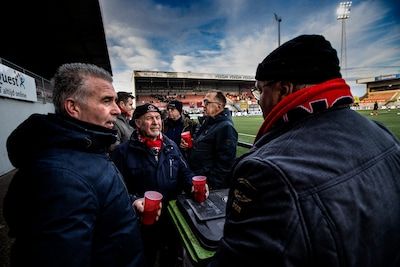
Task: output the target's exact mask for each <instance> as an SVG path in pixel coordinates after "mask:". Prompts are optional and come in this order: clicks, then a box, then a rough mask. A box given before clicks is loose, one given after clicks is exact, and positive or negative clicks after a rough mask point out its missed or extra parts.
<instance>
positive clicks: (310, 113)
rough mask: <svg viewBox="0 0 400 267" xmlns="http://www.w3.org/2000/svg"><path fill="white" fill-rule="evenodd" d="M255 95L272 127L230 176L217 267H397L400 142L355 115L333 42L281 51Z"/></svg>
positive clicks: (317, 38) (304, 40) (300, 43)
mask: <svg viewBox="0 0 400 267" xmlns="http://www.w3.org/2000/svg"><path fill="white" fill-rule="evenodd" d="M253 93H254V96H255V97H256V98H257V99H259V104H260V105H261V108H262V111H263V116H264V118H265V120H264V122H263V124H262V125H261V127H260V130H259V132H258V134H257V137H256V140H255V143H254V146H253V148H252V149H251V151H250V152H249V153H248V154H246V155H245V156H244V157H243V158H241V159H240V160H239V161H238V162H236V164H235V167H234V169H233V171H232V172H231V173H232V185H231V188H230V192H229V199H228V203H227V212H226V214H227V216H226V221H225V225H224V235H223V237H222V239H221V241H220V247H219V249H218V251H217V253H216V255H215V259H214V261H213V262H212V263H211V264H210V266H212V267H216V266H248V267H250V266H260V263H262V264H261V265H263V266H264V265H265V266H324V267H331V266H364V267H372V266H386V267H387V266H391V267H394V266H400V257H399V248H400V223H399V222H400V179H399V177H400V176H399V174H400V143H399V140H398V139H396V137H395V136H394V135H393V134H392V133H390V131H389V130H387V129H386V128H385V127H384V126H382V125H381V124H379V123H376V122H373V121H371V120H369V119H368V118H366V117H364V116H362V115H361V114H359V113H357V112H356V111H353V110H352V109H351V108H350V106H351V104H352V103H353V97H352V95H351V92H350V87H349V86H348V85H347V84H346V82H345V80H344V79H342V78H341V74H340V67H339V60H338V58H337V54H336V50H335V49H333V48H332V46H331V44H330V42H328V41H327V40H326V39H325V38H324V37H323V36H321V35H302V36H299V37H296V38H294V39H292V40H290V41H288V42H286V43H285V44H283V45H281V46H280V47H279V48H277V49H276V50H274V51H273V52H272V53H270V54H269V55H268V56H267V57H266V58H265V59H264V60H263V61H262V62H261V63H260V64H259V65H258V68H257V72H256V90H253Z"/></svg>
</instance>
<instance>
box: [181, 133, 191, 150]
mask: <svg viewBox="0 0 400 267" xmlns="http://www.w3.org/2000/svg"><path fill="white" fill-rule="evenodd" d="M181 137H182V138H183V140H185V142H186V143H188V148H191V147H192V146H193V143H192V135H191V134H190V132H189V131H187V132H183V133H182V134H181Z"/></svg>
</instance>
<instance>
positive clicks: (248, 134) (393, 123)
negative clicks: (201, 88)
mask: <svg viewBox="0 0 400 267" xmlns="http://www.w3.org/2000/svg"><path fill="white" fill-rule="evenodd" d="M358 112H359V113H360V114H362V115H364V116H366V117H368V118H370V119H373V120H376V121H380V122H382V123H383V124H384V125H385V126H386V127H387V128H389V129H390V130H391V131H392V132H393V133H394V134H395V135H396V136H397V138H399V139H400V110H380V111H379V115H378V116H371V115H370V112H371V111H366V110H362V111H358ZM233 122H234V124H235V128H236V130H237V132H238V133H239V141H242V142H246V143H251V144H252V143H253V142H254V138H255V136H256V134H257V132H258V129H259V128H260V126H261V124H262V122H263V118H262V116H251V117H250V116H249V117H233ZM246 151H247V149H246V148H243V147H238V149H237V155H238V156H239V155H242V154H243V153H244V152H246Z"/></svg>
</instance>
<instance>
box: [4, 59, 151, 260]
mask: <svg viewBox="0 0 400 267" xmlns="http://www.w3.org/2000/svg"><path fill="white" fill-rule="evenodd" d="M52 84H53V87H54V92H53V96H54V97H53V102H54V106H55V111H56V114H48V115H40V114H33V115H31V116H30V117H29V118H28V119H27V120H26V121H24V122H23V123H22V124H21V125H19V126H18V127H17V129H15V130H14V131H13V132H12V133H11V135H10V136H9V138H8V140H7V149H8V155H9V159H10V161H11V162H12V164H13V165H14V166H15V167H16V168H18V171H17V173H16V174H15V176H14V177H13V179H12V181H11V184H10V187H9V189H8V192H7V195H6V197H5V200H4V217H5V219H6V221H7V223H8V225H9V228H10V232H9V235H10V237H14V238H15V243H14V245H13V248H12V253H11V254H12V255H11V264H12V266H41V267H43V266H65V267H67V266H104V267H105V266H107V267H108V266H121V267H122V266H123V267H125V266H130V267H134V266H142V263H143V250H142V249H143V248H142V241H141V237H140V232H139V221H138V217H137V215H136V212H135V210H134V209H133V208H132V203H131V200H130V197H129V195H128V193H127V190H126V188H125V186H124V183H123V181H122V177H121V176H120V174H119V172H118V171H117V170H116V167H115V166H114V164H113V163H112V162H111V160H110V159H109V158H108V155H107V154H106V152H107V149H108V148H109V146H110V145H111V144H113V143H114V142H115V140H116V133H115V131H114V130H112V128H113V127H114V123H115V121H116V118H117V116H118V115H119V114H120V110H119V108H118V106H117V104H116V101H115V100H116V93H115V91H114V88H113V86H112V78H111V75H110V74H109V73H108V72H107V71H105V70H104V69H102V68H99V67H97V66H95V65H91V64H83V63H72V64H64V65H62V66H60V67H59V69H58V70H57V72H56V74H55V76H54V78H53V80H52Z"/></svg>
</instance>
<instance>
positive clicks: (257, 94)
mask: <svg viewBox="0 0 400 267" xmlns="http://www.w3.org/2000/svg"><path fill="white" fill-rule="evenodd" d="M275 82H276V81H269V82H266V83H265V84H264V85H263V86H262V87H266V86H271V85H272V84H274V83H275ZM251 93H252V94H253V96H254V98H255V99H256V100H257V101H258V100H260V99H261V93H262V89H260V88H258V87H257V86H256V87H253V88H251Z"/></svg>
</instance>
